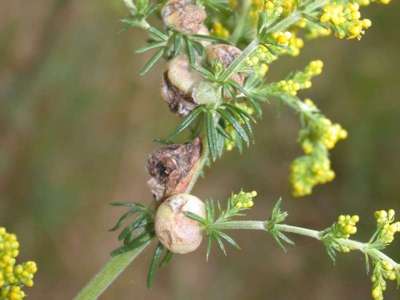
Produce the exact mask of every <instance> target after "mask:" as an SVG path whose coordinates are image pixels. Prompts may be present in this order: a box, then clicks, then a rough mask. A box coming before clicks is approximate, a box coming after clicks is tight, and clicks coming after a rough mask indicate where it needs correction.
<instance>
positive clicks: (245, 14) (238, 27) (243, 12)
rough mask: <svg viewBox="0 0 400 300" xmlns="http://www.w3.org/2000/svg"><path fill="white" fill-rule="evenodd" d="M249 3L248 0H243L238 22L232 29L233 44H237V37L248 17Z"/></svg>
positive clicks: (241, 32) (240, 33)
mask: <svg viewBox="0 0 400 300" xmlns="http://www.w3.org/2000/svg"><path fill="white" fill-rule="evenodd" d="M250 4H251V3H250V0H243V3H242V9H241V12H240V16H239V20H238V22H237V24H236V26H235V30H234V31H233V33H232V36H231V42H232V44H234V45H235V44H237V42H238V40H239V38H240V37H241V36H242V34H243V29H244V26H245V25H246V20H247V17H248V12H249V8H250Z"/></svg>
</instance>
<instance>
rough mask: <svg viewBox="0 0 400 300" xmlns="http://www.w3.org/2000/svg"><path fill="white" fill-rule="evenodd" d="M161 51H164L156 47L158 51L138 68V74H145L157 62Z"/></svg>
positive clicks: (161, 53)
mask: <svg viewBox="0 0 400 300" xmlns="http://www.w3.org/2000/svg"><path fill="white" fill-rule="evenodd" d="M163 53H164V49H158V51H157V52H156V53H155V54H154V55H153V56H152V57H151V58H150V59H149V60H148V61H147V63H146V64H145V65H144V66H143V68H142V69H141V70H140V72H139V74H140V76H143V75H144V74H146V73H147V72H148V71H149V70H150V69H151V68H152V67H153V66H154V65H155V64H156V63H157V61H158V60H159V59H160V58H161V57H162V55H163Z"/></svg>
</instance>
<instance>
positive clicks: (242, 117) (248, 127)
mask: <svg viewBox="0 0 400 300" xmlns="http://www.w3.org/2000/svg"><path fill="white" fill-rule="evenodd" d="M226 110H227V111H229V112H230V113H231V114H232V115H233V116H234V117H235V118H238V119H240V120H242V125H243V127H244V129H245V130H246V132H247V135H248V136H252V135H253V129H252V128H251V124H250V120H251V119H249V118H248V117H247V116H246V115H245V114H241V113H239V112H238V111H237V110H235V109H234V108H233V107H232V106H227V107H226ZM239 124H240V123H239Z"/></svg>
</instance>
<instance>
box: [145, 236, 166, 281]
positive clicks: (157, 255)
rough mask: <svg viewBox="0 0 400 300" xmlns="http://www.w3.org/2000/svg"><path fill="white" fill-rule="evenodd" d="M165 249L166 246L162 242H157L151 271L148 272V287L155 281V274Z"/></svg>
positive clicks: (150, 267)
mask: <svg viewBox="0 0 400 300" xmlns="http://www.w3.org/2000/svg"><path fill="white" fill-rule="evenodd" d="M163 251H164V246H163V245H162V244H161V243H158V244H157V247H156V249H155V251H154V254H153V258H152V259H151V262H150V266H149V272H148V273H147V287H148V288H151V286H152V285H153V282H154V276H155V274H156V271H157V269H158V267H159V265H160V260H161V255H162V252H163Z"/></svg>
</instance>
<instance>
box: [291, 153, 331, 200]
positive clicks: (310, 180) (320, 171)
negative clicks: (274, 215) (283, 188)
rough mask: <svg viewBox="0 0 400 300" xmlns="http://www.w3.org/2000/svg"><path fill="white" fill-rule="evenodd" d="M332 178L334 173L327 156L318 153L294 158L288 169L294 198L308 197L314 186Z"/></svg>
mask: <svg viewBox="0 0 400 300" xmlns="http://www.w3.org/2000/svg"><path fill="white" fill-rule="evenodd" d="M334 178H335V172H333V171H332V169H331V162H330V160H329V158H328V156H327V155H326V154H320V153H319V151H314V152H313V153H312V154H309V155H303V156H301V157H299V158H296V159H295V160H294V161H293V162H292V165H291V167H290V183H291V185H292V189H293V196H295V197H303V196H307V195H310V194H311V193H312V190H313V188H314V186H316V185H318V184H324V183H327V182H329V181H332V180H333V179H334Z"/></svg>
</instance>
